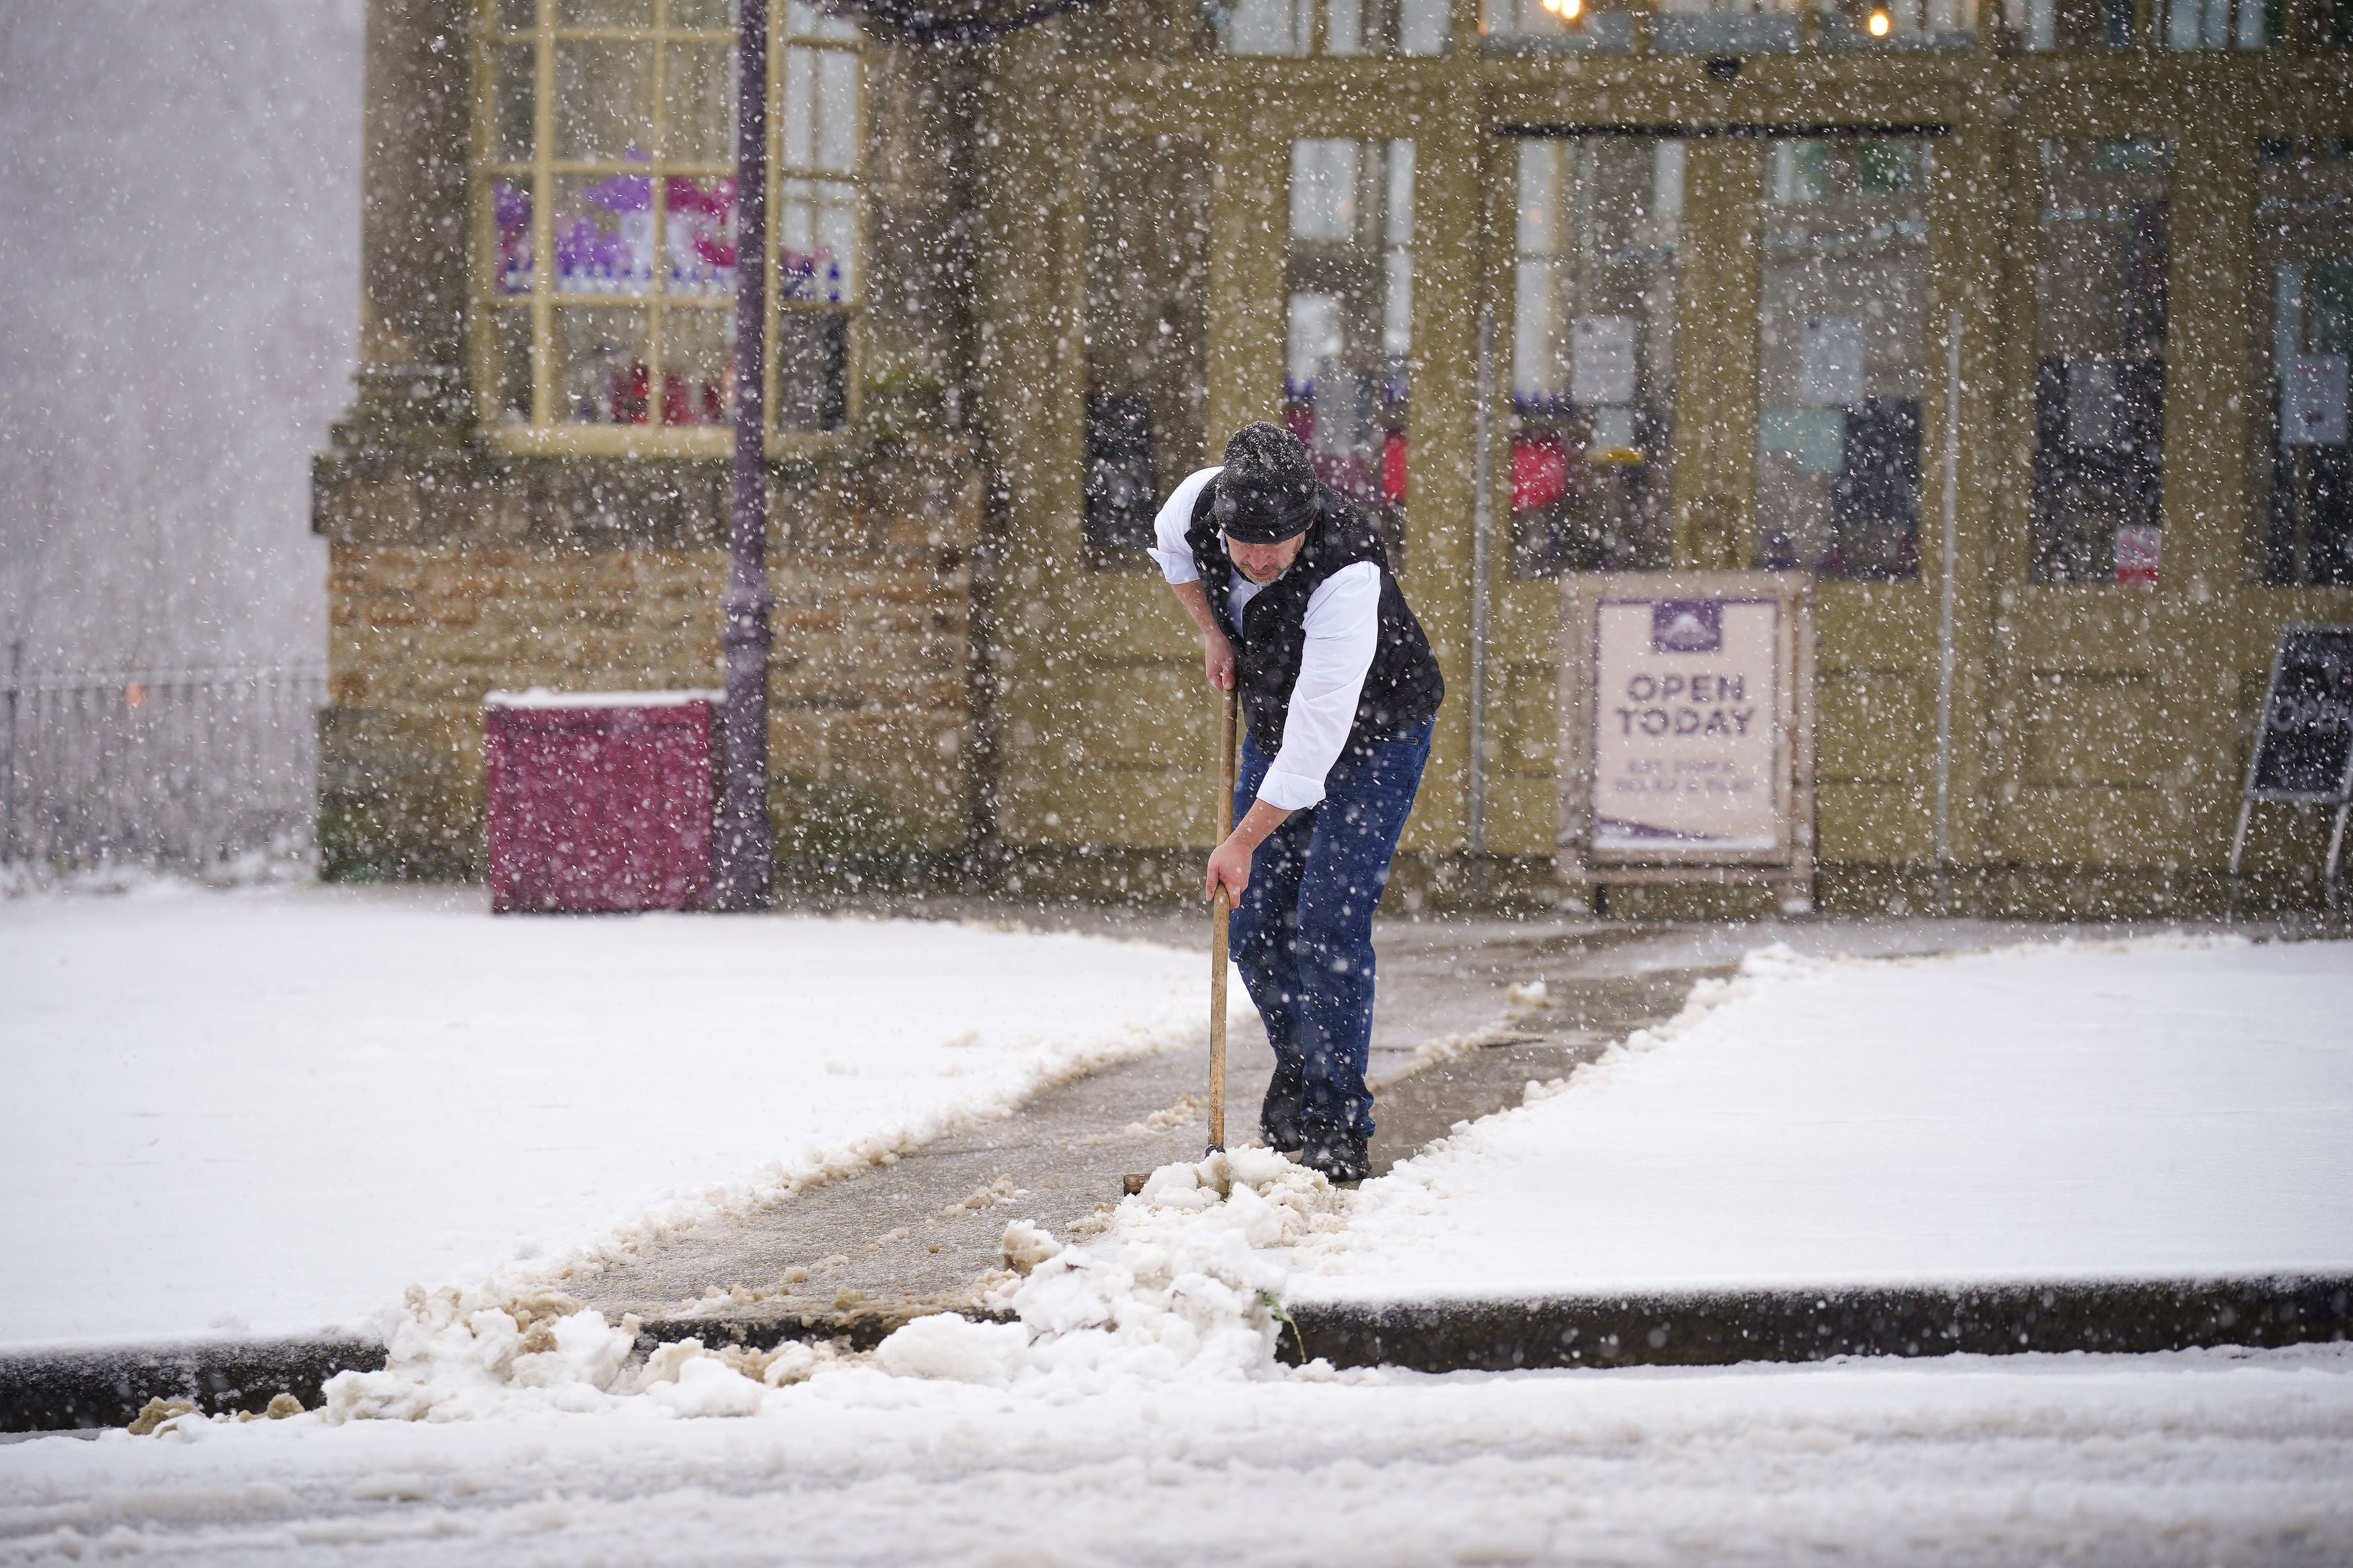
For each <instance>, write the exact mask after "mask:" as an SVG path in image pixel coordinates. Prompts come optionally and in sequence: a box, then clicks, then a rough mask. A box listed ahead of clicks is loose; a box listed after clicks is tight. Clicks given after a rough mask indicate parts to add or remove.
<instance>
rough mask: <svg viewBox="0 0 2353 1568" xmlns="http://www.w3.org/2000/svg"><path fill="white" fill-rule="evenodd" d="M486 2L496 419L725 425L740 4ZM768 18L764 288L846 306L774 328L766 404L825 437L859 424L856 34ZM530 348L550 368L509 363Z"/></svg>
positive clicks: (487, 263)
mask: <svg viewBox="0 0 2353 1568" xmlns="http://www.w3.org/2000/svg"><path fill="white" fill-rule="evenodd" d="M488 10H489V13H490V15H489V16H487V17H486V20H488V21H490V22H491V23H492V24H493V26H492V29H491V32H490V35H489V38H488V41H487V42H486V44H485V46H484V57H483V58H484V60H485V62H486V64H487V65H488V66H489V67H490V68H489V69H487V70H485V71H484V73H483V77H482V79H483V80H484V82H485V84H486V86H485V92H486V101H485V102H484V103H483V104H482V105H481V107H480V119H479V120H478V127H479V130H478V138H479V140H478V145H480V147H481V148H482V149H483V150H484V152H485V153H486V155H487V158H488V161H489V167H488V168H486V169H485V171H484V174H485V178H484V179H483V180H482V181H481V182H480V186H479V188H480V191H481V193H482V199H483V204H484V206H485V207H486V209H487V210H486V211H485V212H484V213H483V216H482V229H481V231H480V232H481V233H482V236H483V242H484V247H485V252H486V253H485V256H484V260H483V265H482V268H481V273H482V275H483V277H484V282H483V291H484V293H485V294H486V296H487V300H486V303H487V304H488V305H489V307H490V310H489V311H488V312H487V313H488V314H490V315H491V317H492V319H491V321H488V322H487V323H486V331H485V336H486V338H487V339H488V340H489V342H487V343H485V344H484V345H483V348H482V352H483V353H486V354H487V355H489V356H490V361H494V362H495V363H489V361H486V365H487V369H486V373H485V375H484V377H483V379H482V381H481V383H480V384H481V385H482V387H483V389H484V390H483V394H482V395H483V398H484V406H485V411H486V414H488V415H490V416H494V417H495V418H497V419H498V420H499V422H500V423H501V424H502V425H505V426H522V427H524V428H538V429H549V430H552V429H555V428H558V427H564V426H596V425H619V426H716V425H723V424H725V423H726V422H727V420H728V418H729V417H730V414H729V409H730V406H731V405H732V403H733V393H734V379H733V342H734V331H735V316H734V293H735V282H736V268H737V266H738V263H739V258H738V256H737V247H736V206H737V195H738V193H737V191H736V188H735V180H734V174H733V168H734V123H735V102H734V93H735V58H734V48H733V25H734V23H733V15H732V12H733V7H732V6H730V5H726V4H725V3H724V0H495V4H491V5H489V6H488ZM775 25H776V34H777V37H776V46H775V47H774V51H773V54H772V59H771V70H772V79H773V81H774V83H775V91H776V103H777V110H778V112H777V115H776V133H775V142H774V147H775V152H776V156H775V159H774V163H775V164H776V170H775V174H776V199H775V200H773V201H772V203H771V205H770V212H771V215H772V223H773V227H774V253H775V255H776V277H775V279H773V281H772V285H771V288H770V290H769V292H770V297H771V300H772V301H773V303H774V307H775V309H776V311H777V312H778V313H779V314H780V315H784V316H793V315H797V314H800V313H804V312H810V311H814V312H817V313H819V314H822V315H826V316H828V317H831V318H836V319H837V320H836V321H833V322H786V323H784V324H780V325H779V326H778V328H777V329H776V331H777V333H778V337H777V340H776V341H777V349H778V352H777V353H776V361H775V363H776V365H777V368H778V374H779V384H778V387H777V395H776V397H775V399H774V400H773V401H772V405H771V406H772V417H773V419H774V422H775V424H776V427H777V428H778V429H781V430H799V431H826V430H832V429H838V428H839V427H840V426H842V425H843V424H845V423H846V422H847V419H848V417H849V375H850V365H851V356H850V353H849V341H850V332H849V312H851V311H852V310H854V309H855V307H856V305H857V303H858V297H859V296H858V289H859V272H860V268H859V251H860V231H861V226H862V206H861V198H860V189H859V184H858V178H857V177H858V174H859V165H860V157H859V152H860V102H859V99H860V58H859V53H858V43H859V34H858V31H857V29H856V28H855V26H851V25H850V24H849V23H846V22H843V21H841V20H839V19H838V18H835V17H831V16H826V15H824V14H823V13H821V12H818V11H817V10H816V9H814V8H813V7H811V6H808V5H800V4H787V5H782V6H779V7H778V8H777V11H776V23H775ZM543 85H544V88H545V89H546V98H545V101H543V100H542V94H543ZM818 175H822V176H825V177H824V178H815V177H813V176H818ZM533 343H537V344H539V345H542V352H543V353H545V354H546V356H547V363H544V364H537V363H529V362H528V360H527V361H526V363H523V364H522V365H518V364H517V363H516V356H517V354H518V353H519V352H520V353H524V354H525V355H526V356H528V354H529V353H530V345H532V344H533ZM812 345H815V347H814V348H813V347H812ZM799 377H810V378H814V384H810V385H802V384H800V383H799V382H798V381H797V379H796V378H799Z"/></svg>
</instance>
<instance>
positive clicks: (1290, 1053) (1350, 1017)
mask: <svg viewBox="0 0 2353 1568" xmlns="http://www.w3.org/2000/svg"><path fill="white" fill-rule="evenodd" d="M1429 761H1430V724H1429V723H1428V722H1424V723H1422V724H1420V725H1419V726H1418V727H1417V728H1415V729H1413V730H1411V731H1408V732H1407V733H1406V734H1404V735H1403V736H1400V737H1398V739H1395V740H1388V741H1373V742H1366V743H1365V744H1363V745H1354V744H1352V745H1350V746H1349V747H1348V748H1347V749H1346V750H1345V751H1344V752H1341V753H1340V760H1339V761H1338V762H1336V763H1334V764H1333V765H1332V772H1331V773H1330V775H1329V776H1327V777H1326V778H1325V779H1324V799H1323V800H1322V802H1320V803H1319V804H1318V805H1315V806H1314V807H1312V808H1310V809H1309V810H1306V811H1298V812H1293V813H1292V815H1291V817H1290V819H1289V820H1288V821H1286V822H1284V823H1283V825H1282V826H1280V827H1278V828H1276V829H1275V830H1274V832H1273V833H1272V834H1271V835H1270V836H1269V837H1267V840H1266V842H1264V843H1263V844H1261V845H1260V846H1259V847H1258V853H1257V854H1256V855H1254V856H1252V857H1251V858H1250V886H1249V887H1247V888H1245V889H1242V896H1241V901H1240V904H1238V905H1237V906H1236V907H1235V910H1234V914H1233V923H1232V925H1231V926H1230V927H1229V934H1230V936H1231V938H1232V944H1233V947H1232V951H1233V957H1234V963H1235V966H1236V967H1237V968H1239V969H1240V971H1241V973H1242V984H1244V985H1246V986H1248V987H1249V988H1250V1000H1251V1001H1252V1002H1254V1003H1256V1004H1257V1005H1258V1010H1259V1016H1261V1018H1263V1019H1264V1020H1265V1021H1266V1039H1267V1044H1268V1045H1269V1046H1271V1047H1273V1049H1274V1093H1275V1094H1276V1095H1278V1096H1287V1095H1289V1094H1291V1093H1293V1092H1295V1093H1297V1094H1298V1096H1299V1128H1300V1131H1301V1132H1302V1133H1303V1134H1304V1135H1305V1137H1306V1140H1307V1142H1308V1144H1309V1146H1310V1147H1314V1145H1316V1144H1318V1143H1324V1144H1329V1143H1332V1142H1336V1141H1337V1140H1339V1139H1341V1138H1343V1137H1347V1138H1370V1137H1371V1136H1372V1135H1373V1094H1372V1090H1370V1089H1366V1087H1365V1063H1366V1053H1367V1052H1368V1051H1369V1050H1370V1049H1371V1048H1372V1041H1373V909H1374V906H1375V905H1377V904H1378V903H1379V902H1380V901H1381V889H1383V888H1385V887H1387V886H1388V879H1389V859H1390V858H1391V857H1392V856H1394V855H1395V854H1396V853H1397V842H1398V835H1399V834H1400V833H1402V832H1404V831H1405V819H1406V814H1407V813H1408V812H1409V811H1411V810H1412V809H1413V797H1414V792H1415V791H1416V790H1417V789H1419V787H1420V785H1421V770H1422V767H1423V765H1424V764H1425V763H1428V762H1429ZM1272 762H1273V759H1272V758H1271V757H1270V756H1268V755H1267V754H1266V752H1262V751H1261V750H1260V749H1259V747H1258V744H1257V742H1254V741H1251V740H1250V739H1249V738H1248V737H1247V736H1245V737H1244V738H1243V741H1242V754H1241V774H1240V781H1239V782H1238V784H1236V786H1235V790H1234V816H1235V817H1236V819H1237V820H1239V819H1240V816H1241V814H1242V813H1243V812H1245V811H1247V810H1249V809H1250V805H1251V803H1252V802H1254V801H1256V800H1257V799H1258V786H1259V784H1261V782H1262V781H1263V780H1264V779H1265V777H1266V770H1267V768H1268V766H1269V765H1270V764H1271V763H1272ZM1294 1086H1295V1088H1294Z"/></svg>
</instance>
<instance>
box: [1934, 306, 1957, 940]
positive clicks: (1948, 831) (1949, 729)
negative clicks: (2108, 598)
mask: <svg viewBox="0 0 2353 1568" xmlns="http://www.w3.org/2000/svg"><path fill="white" fill-rule="evenodd" d="M1960 462H1961V313H1960V312H1959V311H1958V310H1948V311H1947V312H1946V314H1945V519H1944V521H1945V542H1944V549H1943V552H1942V562H1943V566H1942V573H1943V575H1942V581H1941V584H1940V585H1939V590H1938V593H1937V596H1936V912H1937V913H1938V914H1940V915H1943V914H1950V913H1952V904H1953V884H1952V858H1953V577H1954V536H1955V533H1956V531H1957V527H1958V522H1959V514H1960V495H1961V468H1960Z"/></svg>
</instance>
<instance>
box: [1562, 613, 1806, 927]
mask: <svg viewBox="0 0 2353 1568" xmlns="http://www.w3.org/2000/svg"><path fill="white" fill-rule="evenodd" d="M1665 601H1715V602H1716V603H1720V604H1738V603H1748V604H1754V603H1757V602H1758V601H1769V602H1770V603H1772V604H1773V605H1774V606H1775V608H1776V617H1775V627H1774V635H1775V658H1774V664H1775V682H1774V685H1775V690H1774V693H1773V721H1774V725H1775V735H1776V743H1775V756H1774V762H1773V772H1774V789H1775V795H1776V798H1777V801H1778V810H1777V813H1776V822H1777V831H1776V842H1775V843H1774V845H1773V846H1772V847H1769V848H1726V847H1720V846H1704V845H1693V846H1677V845H1672V844H1659V845H1654V846H1646V847H1644V848H1642V849H1641V850H1639V851H1637V850H1630V849H1625V848H1620V847H1602V848H1599V849H1598V850H1597V849H1596V848H1595V847H1594V843H1593V815H1594V813H1593V804H1594V776H1593V775H1594V761H1595V751H1596V748H1595V744H1594V723H1595V720H1596V716H1597V714H1598V712H1599V693H1598V692H1597V690H1596V689H1595V687H1596V682H1597V680H1598V679H1599V673H1600V662H1599V650H1598V649H1597V647H1596V640H1595V639H1596V637H1597V634H1598V627H1599V616H1600V607H1601V606H1602V605H1604V604H1609V603H1627V602H1634V603H1643V602H1649V603H1660V602H1665ZM1561 609H1562V615H1561V644H1560V744H1559V748H1558V751H1557V752H1556V756H1557V757H1558V759H1559V780H1560V819H1559V820H1560V826H1559V835H1558V839H1557V845H1558V854H1557V856H1556V861H1555V863H1556V866H1557V867H1558V869H1559V872H1560V879H1561V881H1562V883H1563V884H1564V885H1565V887H1566V888H1567V895H1568V901H1569V902H1570V903H1571V904H1573V905H1575V906H1577V907H1581V908H1586V909H1590V908H1591V907H1592V904H1593V890H1594V889H1596V888H1597V887H1601V886H1607V885H1610V884H1632V885H1645V884H1647V885H1661V884H1665V885H1677V884H1680V885H1685V886H1689V885H1694V884H1696V885H1702V886H1725V885H1740V884H1748V885H1755V884H1764V885H1767V886H1770V887H1772V888H1774V889H1776V891H1777V893H1778V898H1779V900H1780V904H1781V909H1782V912H1784V913H1785V914H1802V913H1807V912H1810V910H1812V909H1813V904H1814V622H1813V579H1812V578H1810V577H1809V576H1807V575H1806V574H1803V573H1798V572H1593V573H1577V574H1572V575H1570V576H1568V577H1566V578H1564V579H1562V583H1561Z"/></svg>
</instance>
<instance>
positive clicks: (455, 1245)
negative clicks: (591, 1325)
mask: <svg viewBox="0 0 2353 1568" xmlns="http://www.w3.org/2000/svg"><path fill="white" fill-rule="evenodd" d="M458 897H459V899H460V901H458V902H452V901H450V900H451V898H452V895H448V894H441V893H432V894H427V893H419V892H402V891H398V890H388V889H315V888H313V889H259V890H251V891H244V892H236V893H218V892H207V891H203V890H200V889H191V888H185V887H179V888H174V887H170V886H167V885H164V884H154V885H150V886H147V887H146V888H145V889H144V892H143V896H132V897H125V898H112V899H98V898H70V897H35V898H28V899H21V900H10V901H8V902H6V903H5V904H0V996H5V998H6V999H7V1000H6V1002H5V1005H0V1075H5V1079H6V1081H7V1083H8V1086H9V1087H8V1092H7V1093H6V1094H5V1095H0V1184H5V1190H6V1191H7V1192H8V1194H9V1195H10V1201H9V1202H8V1203H7V1204H6V1205H0V1257H5V1258H7V1260H8V1265H7V1272H8V1279H9V1282H8V1289H6V1291H5V1292H4V1293H0V1343H12V1342H13V1343H23V1342H35V1341H58V1340H68V1339H93V1338H113V1339H121V1338H132V1337H137V1338H161V1337H166V1336H177V1335H185V1334H188V1333H191V1332H194V1333H202V1332H204V1331H207V1330H211V1331H224V1332H238V1331H248V1330H249V1331H254V1332H264V1333H266V1332H306V1331H321V1330H337V1329H348V1328H351V1327H354V1326H369V1325H371V1324H372V1323H373V1321H374V1320H375V1315H376V1314H378V1313H380V1312H382V1311H383V1310H385V1308H386V1306H387V1305H388V1304H391V1303H397V1302H398V1301H400V1300H402V1296H403V1292H404V1290H405V1289H406V1287H408V1286H410V1285H411V1284H417V1283H423V1284H426V1285H431V1286H441V1285H455V1286H459V1287H463V1288H464V1289H465V1290H466V1291H467V1292H470V1299H474V1300H477V1305H478V1307H486V1306H491V1305H494V1304H495V1303H496V1301H498V1300H504V1299H506V1298H508V1297H511V1296H515V1295H518V1294H522V1295H528V1294H530V1293H531V1292H533V1291H535V1290H540V1289H560V1288H561V1287H562V1285H563V1284H564V1282H565V1279H567V1278H568V1277H570V1276H572V1275H575V1274H576V1273H577V1272H578V1271H579V1270H581V1269H584V1268H595V1267H596V1265H597V1263H598V1262H599V1260H600V1259H602V1258H607V1257H612V1256H616V1255H619V1254H624V1253H626V1252H628V1250H629V1249H630V1248H632V1247H639V1246H642V1245H644V1244H645V1243H646V1242H647V1241H648V1240H649V1239H652V1238H656V1237H660V1236H663V1235H666V1234H669V1233H670V1232H672V1231H675V1230H677V1229H679V1228H681V1227H683V1226H692V1225H696V1224H699V1223H702V1222H703V1221H705V1220H707V1219H709V1218H710V1217H712V1216H713V1215H718V1214H722V1213H725V1212H729V1211H737V1210H744V1209H748V1208H752V1207H755V1206H758V1205H765V1204H770V1203H775V1202H778V1201H781V1200H783V1199H785V1198H786V1197H788V1196H789V1195H790V1194H793V1193H795V1192H797V1191H800V1190H803V1189H805V1188H807V1186H809V1185H811V1184H816V1183H818V1182H822V1181H826V1180H829V1179H831V1178H834V1177H836V1176H839V1175H841V1174H844V1173H849V1172H852V1171H855V1170H858V1169H861V1168H864V1167H865V1166H867V1165H869V1164H871V1163H878V1162H879V1163H888V1162H891V1161H893V1160H895V1159H897V1158H898V1157H899V1156H900V1155H901V1154H902V1153H904V1152H908V1151H910V1150H913V1149H914V1148H916V1147H918V1146H919V1145H921V1144H923V1143H924V1142H928V1141H930V1140H932V1139H934V1138H937V1137H939V1136H941V1135H943V1134H944V1133H947V1132H950V1131H955V1130H956V1129H958V1128H961V1127H964V1126H967V1125H970V1124H971V1123H973V1122H974V1121H977V1120H980V1119H984V1118H990V1117H997V1116H1002V1115H1005V1114H1006V1113H1008V1111H1010V1110H1013V1109H1014V1108H1016V1107H1018V1105H1019V1104H1021V1103H1022V1102H1023V1101H1024V1100H1027V1099H1028V1098H1029V1097H1030V1096H1031V1095H1033V1094H1035V1093H1037V1092H1038V1091H1039V1090H1040V1089H1044V1088H1046V1087H1049V1086H1050V1085H1052V1084H1054V1083H1058V1082H1060V1081H1064V1080H1066V1079H1070V1078H1071V1077H1074V1076H1076V1075H1078V1074H1080V1073H1082V1072H1085V1071H1089V1070H1092V1069H1093V1068H1100V1067H1103V1066H1105V1065H1109V1064H1112V1063H1115V1062H1118V1061H1123V1060H1127V1059H1131V1058H1135V1057H1138V1056H1141V1055H1143V1054H1145V1053H1148V1052H1151V1051H1155V1050H1158V1049H1162V1048H1164V1047H1170V1046H1173V1045H1176V1044H1179V1043H1182V1042H1185V1041H1188V1040H1192V1039H1196V1038H1198V1037H1199V1035H1200V1033H1201V1031H1202V1013H1203V1007H1204V993H1205V991H1206V989H1207V987H1206V985H1205V984H1204V976H1203V974H1202V973H1201V970H1202V967H1203V966H1202V963H1201V962H1200V959H1199V957H1198V955H1196V954H1192V953H1187V952H1176V951H1173V950H1170V949H1166V948H1160V947H1154V946H1149V945H1146V944H1143V943H1135V942H1112V941H1105V940H1101V939H1094V938H1086V937H1078V936H1067V935H1055V934H1040V933H1015V932H1007V931H987V930H981V929H977V928H971V927H959V926H953V925H946V924H938V923H924V922H915V921H867V920H855V919H849V920H814V919H800V918H787V917H761V918H753V917H727V918H715V917H710V916H681V915H645V916H603V917H597V918H595V919H562V918H523V917H510V918H502V919H492V918H491V917H490V916H489V915H488V914H487V913H485V912H483V910H482V907H481V902H480V896H479V895H461V896H458ZM1237 989H1238V988H1237ZM1244 1005H1246V1004H1244ZM526 1331H527V1330H526ZM533 1353H540V1352H533Z"/></svg>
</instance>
